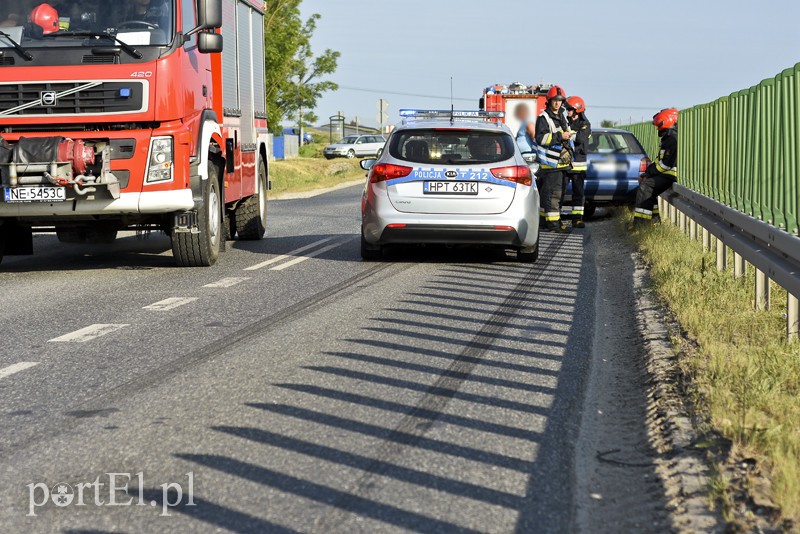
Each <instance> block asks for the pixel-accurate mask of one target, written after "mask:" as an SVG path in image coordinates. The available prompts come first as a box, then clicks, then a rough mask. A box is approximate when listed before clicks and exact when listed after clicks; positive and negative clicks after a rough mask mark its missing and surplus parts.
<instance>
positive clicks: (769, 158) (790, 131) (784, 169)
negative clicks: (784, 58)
mask: <svg viewBox="0 0 800 534" xmlns="http://www.w3.org/2000/svg"><path fill="white" fill-rule="evenodd" d="M656 111H657V110H656ZM622 128H624V129H626V130H629V131H630V132H632V133H633V134H634V135H635V136H636V137H637V138H638V139H639V141H640V142H641V143H642V145H643V146H644V148H645V150H647V153H648V154H649V155H650V157H651V158H653V157H654V156H655V155H656V154H657V153H658V143H659V139H658V133H657V131H656V129H655V127H654V126H653V125H652V124H651V123H640V124H632V125H629V126H623V127H622ZM678 129H679V134H678V182H679V183H681V184H682V185H684V186H686V187H688V188H689V189H692V190H693V191H696V192H698V193H700V194H703V195H706V196H708V197H711V198H713V199H714V200H717V201H719V202H722V203H723V204H725V205H727V206H730V207H731V208H734V209H737V210H739V211H742V212H744V213H747V214H748V215H752V216H753V217H756V218H757V219H760V220H762V221H764V222H767V223H769V224H771V225H773V226H777V227H779V228H783V229H784V230H786V231H787V232H791V233H793V234H797V233H798V226H800V173H799V172H798V171H800V63H798V64H797V65H795V66H794V67H792V68H789V69H786V70H784V71H783V72H781V73H780V74H778V75H777V76H776V77H775V78H770V79H766V80H764V81H762V82H761V83H759V84H758V85H756V86H754V87H750V88H749V89H743V90H741V91H737V92H735V93H733V94H731V95H729V96H724V97H722V98H719V99H717V100H715V101H714V102H710V103H708V104H701V105H698V106H694V107H691V108H688V109H685V110H682V111H681V112H680V115H679V119H678Z"/></svg>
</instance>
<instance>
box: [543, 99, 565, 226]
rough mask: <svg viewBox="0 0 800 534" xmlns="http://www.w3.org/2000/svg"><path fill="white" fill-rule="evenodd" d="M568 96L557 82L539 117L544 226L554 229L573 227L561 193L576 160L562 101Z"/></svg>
mask: <svg viewBox="0 0 800 534" xmlns="http://www.w3.org/2000/svg"><path fill="white" fill-rule="evenodd" d="M566 99H567V97H566V95H565V94H564V90H563V89H562V88H561V87H559V86H557V85H554V86H553V87H551V88H550V90H549V91H548V93H547V104H546V106H545V109H544V111H542V113H541V114H540V115H539V117H538V118H537V119H536V136H535V138H534V142H535V145H536V146H535V147H534V148H535V149H536V155H537V157H538V160H539V176H540V178H541V183H542V187H541V189H542V190H541V197H540V198H541V212H542V214H543V216H544V219H545V225H544V229H545V230H548V231H551V232H553V231H554V232H558V231H562V232H566V231H568V230H569V228H567V227H566V226H565V225H564V224H562V223H561V212H560V209H561V195H562V188H563V182H564V176H565V172H566V171H567V170H568V169H569V168H570V165H571V163H572V149H571V143H570V139H571V138H572V132H571V131H570V129H569V125H568V124H567V119H566V117H564V112H563V109H562V105H563V104H564V101H565V100H566Z"/></svg>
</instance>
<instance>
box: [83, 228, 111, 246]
mask: <svg viewBox="0 0 800 534" xmlns="http://www.w3.org/2000/svg"><path fill="white" fill-rule="evenodd" d="M116 240H117V231H116V230H87V231H86V241H87V242H89V243H96V244H108V243H113V242H114V241H116Z"/></svg>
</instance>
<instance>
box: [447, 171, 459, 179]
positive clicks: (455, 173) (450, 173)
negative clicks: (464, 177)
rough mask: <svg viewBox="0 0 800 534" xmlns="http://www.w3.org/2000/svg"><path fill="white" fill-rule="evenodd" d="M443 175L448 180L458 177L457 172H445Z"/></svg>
mask: <svg viewBox="0 0 800 534" xmlns="http://www.w3.org/2000/svg"><path fill="white" fill-rule="evenodd" d="M444 175H445V176H446V177H448V178H456V177H457V176H458V171H446V172H445V173H444Z"/></svg>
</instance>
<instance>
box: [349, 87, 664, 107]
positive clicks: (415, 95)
mask: <svg viewBox="0 0 800 534" xmlns="http://www.w3.org/2000/svg"><path fill="white" fill-rule="evenodd" d="M339 89H344V90H345V91H358V92H361V93H372V94H376V95H397V96H413V97H415V98H430V99H434V100H447V101H449V100H450V97H449V96H441V95H423V94H420V93H403V92H400V91H384V90H380V89H366V88H363V87H350V86H347V85H340V86H339ZM453 100H457V101H459V102H475V101H476V100H477V99H476V98H458V97H455V98H453ZM590 107H591V108H592V109H631V110H633V109H636V110H644V111H653V110H659V109H661V108H660V107H659V106H648V107H645V106H596V105H592V106H590Z"/></svg>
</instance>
